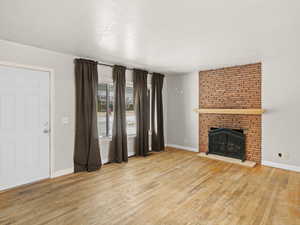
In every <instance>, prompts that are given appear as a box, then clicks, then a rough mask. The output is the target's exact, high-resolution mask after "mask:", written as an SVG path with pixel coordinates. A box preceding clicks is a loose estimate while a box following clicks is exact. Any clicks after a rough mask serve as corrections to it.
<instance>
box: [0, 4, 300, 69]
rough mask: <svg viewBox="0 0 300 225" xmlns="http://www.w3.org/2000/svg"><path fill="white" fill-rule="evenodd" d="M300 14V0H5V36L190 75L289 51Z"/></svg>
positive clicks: (0, 21) (1, 34) (0, 25)
mask: <svg viewBox="0 0 300 225" xmlns="http://www.w3.org/2000/svg"><path fill="white" fill-rule="evenodd" d="M299 12H300V1H297V0H264V1H262V0H226V1H221V0H185V1H182V0H181V1H180V0H160V1H159V0H151V1H150V0H48V1H41V0H0V39H5V40H9V41H15V42H19V43H23V44H27V45H32V46H37V47H41V48H46V49H50V50H55V51H59V52H64V53H71V54H75V55H77V56H82V57H89V58H93V59H97V60H102V61H105V62H110V63H121V64H126V65H129V66H137V67H141V68H146V69H149V70H151V71H160V72H167V73H183V72H189V71H193V70H198V69H207V68H213V67H218V66H226V65H236V64H242V63H251V62H256V61H261V60H264V58H265V57H271V56H273V55H276V54H281V53H284V51H286V50H287V48H288V47H290V46H287V45H288V44H289V42H290V41H292V42H293V41H298V40H300V36H299V27H300V17H299V16H298V14H299Z"/></svg>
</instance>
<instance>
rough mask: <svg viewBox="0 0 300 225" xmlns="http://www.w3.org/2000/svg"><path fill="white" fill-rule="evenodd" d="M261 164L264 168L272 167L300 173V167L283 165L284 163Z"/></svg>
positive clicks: (266, 162)
mask: <svg viewBox="0 0 300 225" xmlns="http://www.w3.org/2000/svg"><path fill="white" fill-rule="evenodd" d="M261 163H262V165H264V166H271V167H275V168H280V169H284V170H291V171H296V172H300V167H299V166H293V165H288V164H282V163H275V162H271V161H262V162H261Z"/></svg>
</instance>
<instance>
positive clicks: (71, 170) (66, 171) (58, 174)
mask: <svg viewBox="0 0 300 225" xmlns="http://www.w3.org/2000/svg"><path fill="white" fill-rule="evenodd" d="M71 173H74V168H68V169H64V170H59V171H56V172H54V174H53V175H52V176H51V178H55V177H61V176H64V175H67V174H71Z"/></svg>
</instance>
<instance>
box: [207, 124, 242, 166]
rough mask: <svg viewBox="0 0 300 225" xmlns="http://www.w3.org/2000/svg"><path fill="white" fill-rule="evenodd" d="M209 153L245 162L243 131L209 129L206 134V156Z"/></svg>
mask: <svg viewBox="0 0 300 225" xmlns="http://www.w3.org/2000/svg"><path fill="white" fill-rule="evenodd" d="M210 153H211V154H217V155H222V156H228V157H232V158H236V159H241V160H242V161H245V159H246V154H245V134H244V132H243V130H238V129H227V128H211V129H210V130H209V132H208V152H207V154H210Z"/></svg>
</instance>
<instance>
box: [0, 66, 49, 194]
mask: <svg viewBox="0 0 300 225" xmlns="http://www.w3.org/2000/svg"><path fill="white" fill-rule="evenodd" d="M49 76H50V74H49V72H43V71H35V70H29V69H22V68H14V67H8V66H1V65H0V190H3V189H7V188H11V187H15V186H18V185H21V184H26V183H30V182H34V181H37V180H41V179H45V178H48V177H49V176H50V163H49V161H50V154H49V124H50V123H49V122H50V121H49V108H50V107H49Z"/></svg>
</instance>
